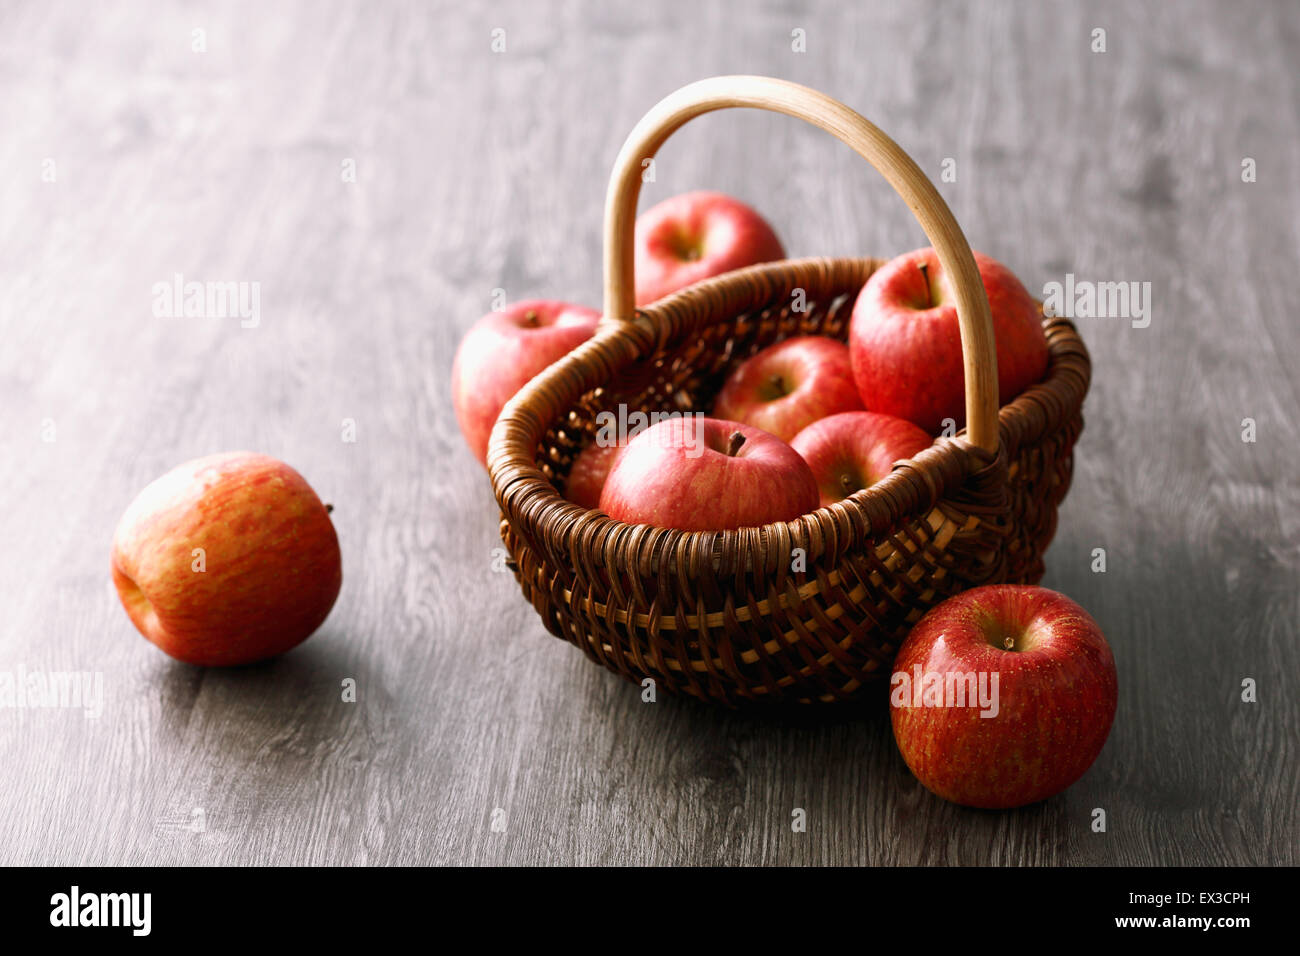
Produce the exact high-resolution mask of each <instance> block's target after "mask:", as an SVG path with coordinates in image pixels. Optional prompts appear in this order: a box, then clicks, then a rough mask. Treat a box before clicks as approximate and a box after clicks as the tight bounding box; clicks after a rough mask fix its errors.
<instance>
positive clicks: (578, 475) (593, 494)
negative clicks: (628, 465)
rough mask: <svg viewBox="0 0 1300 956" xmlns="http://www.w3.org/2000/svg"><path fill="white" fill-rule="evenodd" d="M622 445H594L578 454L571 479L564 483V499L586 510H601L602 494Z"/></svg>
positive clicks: (570, 467) (588, 446)
mask: <svg viewBox="0 0 1300 956" xmlns="http://www.w3.org/2000/svg"><path fill="white" fill-rule="evenodd" d="M622 451H623V446H621V445H601V444H596V443H592V444H590V445H587V446H586V447H585V448H583V449H582V451H580V452H578V454H577V457H575V458H574V459H573V464H572V465H570V466H569V478H568V480H567V481H566V482H565V483H564V497H566V498H568V499H569V500H570V501H572V502H573V503H574V504H577V505H582V506H583V507H584V508H599V507H600V493H601V491H602V490H603V489H604V487H605V480H606V479H607V478H608V477H609V470H610V469H611V468H613V467H614V462H616V461H617V460H618V456H619V453H620V452H622Z"/></svg>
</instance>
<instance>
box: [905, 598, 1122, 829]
mask: <svg viewBox="0 0 1300 956" xmlns="http://www.w3.org/2000/svg"><path fill="white" fill-rule="evenodd" d="M926 675H934V676H926ZM949 675H954V676H952V677H950V676H949ZM960 675H967V676H965V677H964V678H963V677H962V676H960ZM969 675H974V676H973V677H972V676H969ZM972 682H974V684H975V685H976V686H977V689H976V692H975V694H972V693H971V684H972ZM890 683H891V691H890V701H889V702H890V717H891V719H892V721H893V725H894V739H895V740H897V741H898V749H899V750H901V751H902V753H903V759H904V760H905V761H907V765H908V767H910V768H911V770H912V772H913V773H914V774H916V777H917V779H918V780H920V781H921V783H923V784H924V785H925V786H926V787H927V788H928V789H930V790H931V791H933V792H934V793H936V794H938V795H939V796H941V797H943V798H944V799H945V800H951V801H952V802H953V803H960V804H963V805H965V806H969V807H984V808H989V809H1001V808H1006V807H1019V806H1024V805H1025V804H1029V803H1036V802H1038V801H1039V800H1045V799H1047V798H1048V797H1050V796H1052V795H1053V794H1057V793H1060V792H1061V791H1062V790H1064V789H1065V788H1066V787H1068V786H1070V784H1072V783H1074V782H1075V781H1076V780H1078V779H1079V778H1080V777H1081V776H1083V774H1084V772H1085V771H1086V770H1087V769H1088V768H1089V767H1091V766H1092V763H1093V761H1094V760H1096V759H1097V755H1098V754H1099V753H1101V748H1102V745H1103V744H1104V743H1105V742H1106V736H1107V735H1108V734H1109V733H1110V726H1111V721H1112V720H1114V717H1115V706H1116V703H1117V699H1118V684H1117V680H1116V676H1115V659H1114V658H1113V657H1112V656H1111V653H1110V647H1109V646H1108V645H1107V644H1106V639H1105V638H1104V637H1102V635H1101V631H1100V630H1099V629H1098V627H1097V622H1096V621H1094V620H1093V619H1092V618H1091V617H1089V616H1088V613H1087V612H1086V611H1084V610H1083V608H1081V607H1079V605H1077V604H1075V603H1074V602H1073V601H1071V600H1070V599H1069V598H1067V597H1066V596H1065V595H1063V594H1058V593H1057V592H1055V591H1049V590H1047V589H1046V588H1039V587H1022V586H1018V585H1010V584H1001V585H991V586H988V587H981V588H975V589H974V590H971V591H966V592H964V593H962V594H958V595H957V596H956V597H953V598H949V599H948V600H947V601H944V602H943V603H942V604H940V605H939V606H938V607H936V608H934V609H933V610H931V611H930V613H929V614H927V615H925V617H923V618H921V620H920V621H919V622H918V623H917V625H916V627H914V628H913V629H912V632H911V634H909V635H908V637H907V640H905V641H904V642H903V646H902V647H901V648H900V649H899V651H898V657H897V658H896V659H895V661H894V672H893V675H892V676H891V679H890ZM936 687H937V690H936ZM959 689H960V690H962V691H963V694H964V697H965V701H964V702H965V704H966V706H960V705H959V697H958V694H957V691H958V690H959ZM972 696H976V697H978V698H980V699H978V700H977V701H976V702H975V704H974V705H973V706H972V704H971V698H972Z"/></svg>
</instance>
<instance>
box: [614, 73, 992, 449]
mask: <svg viewBox="0 0 1300 956" xmlns="http://www.w3.org/2000/svg"><path fill="white" fill-rule="evenodd" d="M733 106H747V107H752V108H754V109H761V110H771V111H772V112H774V113H785V114H786V115H787V116H794V117H797V118H798V119H802V120H807V121H808V122H809V123H812V124H813V125H814V126H819V127H821V128H822V129H824V130H826V131H827V132H828V133H831V134H833V135H835V136H836V137H838V138H839V139H841V140H842V141H843V142H845V143H847V144H848V145H849V146H851V147H853V149H854V150H855V151H857V152H858V153H859V154H860V155H861V156H862V157H863V158H864V159H866V160H867V162H869V163H871V165H872V166H874V167H876V169H878V170H879V171H880V173H881V174H882V175H883V176H884V177H885V179H886V180H888V181H889V184H890V185H891V186H893V187H894V190H895V191H896V192H897V193H898V194H899V195H900V196H902V197H903V200H904V201H905V202H906V203H907V205H908V208H910V209H911V210H912V214H913V215H915V216H916V219H917V221H918V222H919V223H920V224H921V228H922V229H923V230H924V231H925V234H926V236H927V237H928V238H929V240H930V243H931V245H933V246H934V248H935V251H936V252H937V253H938V256H939V262H940V263H941V264H942V265H943V269H944V272H945V273H947V274H948V276H949V277H950V281H951V284H952V287H953V291H954V292H955V294H956V299H957V319H958V322H959V324H960V326H961V347H962V361H963V366H964V369H965V376H966V379H965V381H966V434H967V438H968V439H969V440H970V441H971V443H972V444H974V445H977V446H979V447H980V448H983V449H985V450H987V451H990V452H994V451H996V450H997V447H998V370H997V352H996V350H995V348H994V343H993V321H992V319H991V318H990V316H989V303H988V298H987V297H986V296H985V294H984V284H983V283H982V282H981V281H980V277H979V270H978V268H977V267H976V265H975V257H974V256H973V255H972V254H971V249H970V245H969V244H968V243H967V242H966V237H965V236H964V235H962V231H961V227H960V226H958V225H957V221H956V220H955V219H954V218H953V216H952V212H951V211H949V209H948V204H947V203H945V202H944V201H943V197H942V196H940V195H939V193H938V191H937V190H936V189H935V188H934V184H933V183H931V182H930V180H929V179H927V178H926V176H925V173H923V172H921V169H920V167H918V166H917V165H916V163H915V162H913V161H912V158H911V157H910V156H908V155H907V153H905V152H903V150H902V148H900V147H899V145H898V144H897V143H895V142H894V141H893V140H892V139H890V138H889V137H888V136H886V135H885V134H884V133H882V132H881V131H880V130H879V129H877V128H876V127H875V126H874V125H873V124H872V123H870V122H868V121H867V120H866V119H864V118H863V117H862V116H860V115H858V114H857V113H855V112H854V111H853V110H851V109H849V108H848V107H847V106H845V105H844V104H843V103H840V102H839V101H838V100H834V99H832V98H831V97H829V96H826V95H825V94H823V93H818V92H817V91H816V90H812V89H809V88H808V87H806V86H800V85H799V84H797V83H790V82H788V81H786V80H777V79H773V78H772V77H766V76H715V77H712V78H711V79H707V80H700V81H699V82H697V83H692V84H690V85H689V86H683V87H682V88H681V89H679V90H678V91H677V92H675V93H671V94H669V95H668V96H666V97H665V98H664V99H662V100H660V101H659V103H658V104H656V105H655V106H654V108H653V109H651V110H650V112H648V113H646V115H645V116H644V117H642V119H641V122H639V123H637V125H636V128H635V129H633V130H632V132H631V134H629V136H628V138H627V141H626V142H624V143H623V149H622V150H621V151H620V152H619V154H618V159H617V160H616V161H615V163H614V172H613V174H612V175H611V176H610V179H609V189H608V191H607V192H606V194H605V318H604V321H607V322H612V321H627V320H632V319H634V318H635V316H636V298H635V291H636V290H635V282H634V277H633V250H632V239H633V228H634V226H635V223H636V204H637V198H638V196H639V195H640V192H641V171H642V163H643V161H644V160H647V159H650V158H652V157H653V156H654V155H655V153H656V152H658V150H659V147H660V146H662V145H663V144H664V142H665V141H666V140H667V139H668V137H669V136H671V135H672V134H673V133H674V132H675V131H676V130H677V129H678V128H679V127H681V126H682V125H683V124H684V123H686V122H687V121H688V120H691V119H694V118H695V117H696V116H699V115H700V114H702V113H710V112H712V111H714V110H720V109H726V108H728V107H733Z"/></svg>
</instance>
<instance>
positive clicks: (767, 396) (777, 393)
mask: <svg viewBox="0 0 1300 956" xmlns="http://www.w3.org/2000/svg"><path fill="white" fill-rule="evenodd" d="M760 394H761V396H762V398H763V399H764V400H765V401H768V402H775V401H777V400H779V399H782V398H785V397H786V396H787V395H789V394H790V389H788V388H786V384H785V379H784V378H783V377H782V376H780V375H773V376H772V377H771V378H770V379H769V380H768V382H767V385H766V386H765V387H764V388H763V389H762V391H761V393H760Z"/></svg>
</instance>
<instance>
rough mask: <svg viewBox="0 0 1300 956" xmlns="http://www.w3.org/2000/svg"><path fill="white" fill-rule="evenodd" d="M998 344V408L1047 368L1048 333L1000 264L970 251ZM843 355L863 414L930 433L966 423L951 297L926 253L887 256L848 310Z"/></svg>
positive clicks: (940, 269) (933, 257) (936, 259)
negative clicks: (893, 418) (847, 357)
mask: <svg viewBox="0 0 1300 956" xmlns="http://www.w3.org/2000/svg"><path fill="white" fill-rule="evenodd" d="M975 264H976V265H977V266H978V267H979V274H980V279H981V280H982V281H983V283H984V291H985V294H986V295H987V296H988V300H989V310H990V312H991V314H992V317H993V335H994V338H995V339H996V343H997V357H998V403H999V404H1001V405H1005V404H1006V403H1007V402H1009V401H1011V400H1012V399H1013V398H1015V397H1016V396H1017V395H1019V394H1020V393H1021V392H1023V391H1024V390H1025V389H1026V388H1028V387H1029V386H1030V385H1033V384H1035V383H1037V382H1039V381H1042V378H1043V375H1044V374H1045V373H1046V371H1047V360H1048V349H1047V336H1046V334H1045V333H1044V332H1043V324H1042V318H1041V316H1040V314H1039V311H1038V306H1037V304H1036V303H1035V302H1034V300H1033V298H1032V297H1031V296H1030V295H1029V293H1028V292H1027V291H1026V290H1025V287H1024V286H1023V285H1021V284H1020V280H1019V279H1017V278H1016V277H1015V275H1014V274H1013V273H1012V272H1011V270H1010V269H1008V268H1007V267H1006V266H1004V265H1002V264H1001V263H999V262H997V261H996V260H994V259H991V258H989V257H988V256H985V255H982V254H981V253H978V252H977V253H975ZM849 351H850V354H851V356H852V360H853V376H854V379H855V380H856V381H857V385H858V393H859V394H860V395H861V396H862V402H863V404H864V405H865V406H866V407H867V409H868V410H869V411H873V412H883V413H884V414H886V415H894V416H896V417H898V418H906V419H907V420H908V421H910V422H915V423H916V424H917V425H920V426H921V427H922V428H924V429H925V430H926V431H927V432H929V433H930V434H932V435H935V434H938V433H939V431H940V430H941V429H942V428H943V427H944V419H948V418H950V419H952V420H953V422H954V423H955V424H956V426H957V427H958V428H960V427H961V426H962V425H963V424H965V420H966V393H965V384H964V383H965V373H964V371H963V368H962V349H961V330H960V327H959V325H958V322H957V306H956V298H955V296H954V294H953V291H952V289H951V287H950V285H949V282H948V276H947V275H946V273H945V272H944V271H943V266H942V265H940V263H939V257H938V255H937V254H936V253H935V251H934V250H933V249H931V248H926V249H918V250H916V251H915V252H909V253H906V254H904V255H901V256H898V257H897V258H894V259H891V260H890V261H889V262H887V263H885V265H883V266H881V267H880V268H879V269H877V270H876V271H875V272H874V273H873V274H872V276H871V278H870V279H868V280H867V283H866V285H864V286H863V287H862V291H861V292H860V293H859V294H858V298H857V301H856V302H855V303H854V305H853V317H852V319H851V321H850V325H849Z"/></svg>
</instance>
